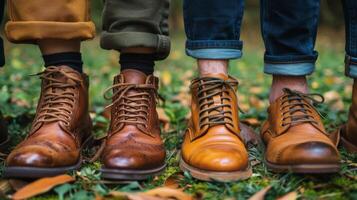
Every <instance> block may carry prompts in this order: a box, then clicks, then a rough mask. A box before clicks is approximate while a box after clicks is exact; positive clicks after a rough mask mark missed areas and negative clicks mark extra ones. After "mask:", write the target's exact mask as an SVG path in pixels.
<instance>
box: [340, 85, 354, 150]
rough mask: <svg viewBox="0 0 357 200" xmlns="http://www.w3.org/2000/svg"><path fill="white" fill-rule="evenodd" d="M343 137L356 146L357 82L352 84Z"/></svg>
mask: <svg viewBox="0 0 357 200" xmlns="http://www.w3.org/2000/svg"><path fill="white" fill-rule="evenodd" d="M343 134H344V137H345V139H347V140H348V141H349V142H350V143H352V144H353V145H355V146H357V83H356V82H355V83H354V84H353V91H352V104H351V107H350V111H349V115H348V122H347V125H346V131H344V133H343Z"/></svg>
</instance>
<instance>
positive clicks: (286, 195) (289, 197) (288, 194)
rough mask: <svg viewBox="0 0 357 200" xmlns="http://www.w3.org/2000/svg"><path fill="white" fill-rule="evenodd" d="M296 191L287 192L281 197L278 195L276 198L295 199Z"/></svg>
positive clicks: (283, 199)
mask: <svg viewBox="0 0 357 200" xmlns="http://www.w3.org/2000/svg"><path fill="white" fill-rule="evenodd" d="M297 195H298V194H297V192H295V191H294V192H289V193H287V194H285V195H284V196H282V197H279V198H278V199H277V200H296V199H297Z"/></svg>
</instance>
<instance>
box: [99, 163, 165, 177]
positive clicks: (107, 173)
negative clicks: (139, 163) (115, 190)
mask: <svg viewBox="0 0 357 200" xmlns="http://www.w3.org/2000/svg"><path fill="white" fill-rule="evenodd" d="M165 168H166V164H164V165H162V166H160V167H158V168H155V169H149V170H123V169H109V168H105V167H102V168H101V169H100V172H101V173H102V175H101V177H102V178H103V179H108V180H118V181H142V180H146V179H148V178H150V177H153V176H156V175H159V174H161V173H162V172H163V171H164V170H165Z"/></svg>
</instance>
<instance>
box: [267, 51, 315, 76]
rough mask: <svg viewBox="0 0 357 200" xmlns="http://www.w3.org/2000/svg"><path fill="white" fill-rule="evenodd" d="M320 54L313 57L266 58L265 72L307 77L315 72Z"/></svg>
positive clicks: (269, 56)
mask: <svg viewBox="0 0 357 200" xmlns="http://www.w3.org/2000/svg"><path fill="white" fill-rule="evenodd" d="M317 57H318V53H317V52H316V51H314V52H313V54H312V55H284V56H271V55H267V54H265V56H264V61H265V64H264V72H265V73H267V74H272V75H286V76H305V75H310V74H312V72H314V70H315V62H316V60H317Z"/></svg>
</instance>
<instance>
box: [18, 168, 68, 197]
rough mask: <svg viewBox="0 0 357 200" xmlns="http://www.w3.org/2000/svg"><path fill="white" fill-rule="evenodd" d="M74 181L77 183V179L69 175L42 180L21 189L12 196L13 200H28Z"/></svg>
mask: <svg viewBox="0 0 357 200" xmlns="http://www.w3.org/2000/svg"><path fill="white" fill-rule="evenodd" d="M72 181H75V179H74V178H73V177H72V176H69V175H67V174H64V175H59V176H55V177H50V178H41V179H39V180H36V181H34V182H32V183H30V184H28V185H26V186H25V187H23V188H21V189H20V190H19V191H17V192H16V193H15V194H13V195H12V199H14V200H16V199H28V198H31V197H34V196H36V195H39V194H42V193H45V192H47V191H49V190H51V189H52V188H53V187H55V186H58V185H62V184H64V183H68V182H72Z"/></svg>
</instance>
